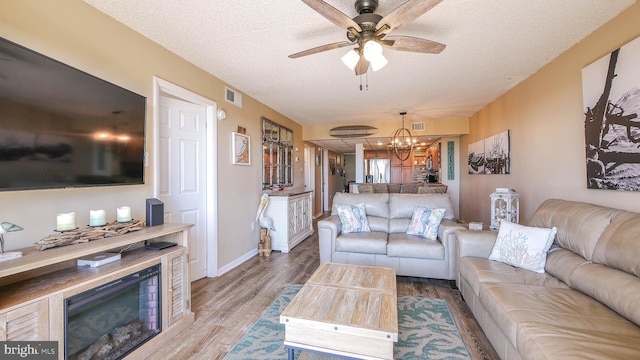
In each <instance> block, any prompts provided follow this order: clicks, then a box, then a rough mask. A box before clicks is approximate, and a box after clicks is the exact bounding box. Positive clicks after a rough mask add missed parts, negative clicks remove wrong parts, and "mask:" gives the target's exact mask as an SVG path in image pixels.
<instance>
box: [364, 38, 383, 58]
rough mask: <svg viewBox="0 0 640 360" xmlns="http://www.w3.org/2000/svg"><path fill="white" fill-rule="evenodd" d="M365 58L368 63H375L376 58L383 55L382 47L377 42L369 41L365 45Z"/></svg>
mask: <svg viewBox="0 0 640 360" xmlns="http://www.w3.org/2000/svg"><path fill="white" fill-rule="evenodd" d="M362 53H363V55H364V58H365V59H366V60H367V61H374V60H375V59H376V58H378V57H379V56H381V55H382V45H380V44H379V43H378V42H377V41H374V40H369V41H367V42H365V43H364V49H363V50H362Z"/></svg>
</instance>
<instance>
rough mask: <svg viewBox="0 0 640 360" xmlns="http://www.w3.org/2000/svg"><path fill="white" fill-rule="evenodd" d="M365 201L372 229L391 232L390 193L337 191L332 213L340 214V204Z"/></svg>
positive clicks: (354, 203)
mask: <svg viewBox="0 0 640 360" xmlns="http://www.w3.org/2000/svg"><path fill="white" fill-rule="evenodd" d="M361 203H364V207H365V212H366V213H367V220H368V221H369V227H370V228H371V231H382V232H389V194H350V193H336V194H335V195H334V197H333V206H332V207H331V215H338V212H337V210H336V205H338V204H351V205H356V204H361Z"/></svg>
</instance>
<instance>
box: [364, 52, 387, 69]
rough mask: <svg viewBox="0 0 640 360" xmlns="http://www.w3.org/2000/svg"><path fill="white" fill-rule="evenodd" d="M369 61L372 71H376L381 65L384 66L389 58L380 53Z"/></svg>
mask: <svg viewBox="0 0 640 360" xmlns="http://www.w3.org/2000/svg"><path fill="white" fill-rule="evenodd" d="M369 63H370V64H371V69H372V70H373V71H378V70H380V69H382V68H383V67H385V65H387V64H388V63H389V60H387V58H385V57H384V55H382V54H380V55H378V56H376V57H375V58H374V59H372V60H371V61H369Z"/></svg>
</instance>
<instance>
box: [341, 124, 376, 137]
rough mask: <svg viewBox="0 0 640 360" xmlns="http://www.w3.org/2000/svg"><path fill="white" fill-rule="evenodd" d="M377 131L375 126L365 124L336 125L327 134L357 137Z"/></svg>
mask: <svg viewBox="0 0 640 360" xmlns="http://www.w3.org/2000/svg"><path fill="white" fill-rule="evenodd" d="M377 132H378V129H377V128H374V127H373V126H367V125H349V126H338V127H335V128H333V129H331V130H329V135H331V136H335V137H339V138H357V137H363V136H369V135H373V134H375V133H377Z"/></svg>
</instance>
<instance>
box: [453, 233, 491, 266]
mask: <svg viewBox="0 0 640 360" xmlns="http://www.w3.org/2000/svg"><path fill="white" fill-rule="evenodd" d="M497 237H498V233H497V232H495V231H485V230H482V231H479V230H466V229H462V230H456V238H457V239H458V257H464V256H473V257H480V258H485V259H486V258H488V257H489V255H491V250H493V244H494V243H495V242H496V238H497Z"/></svg>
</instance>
